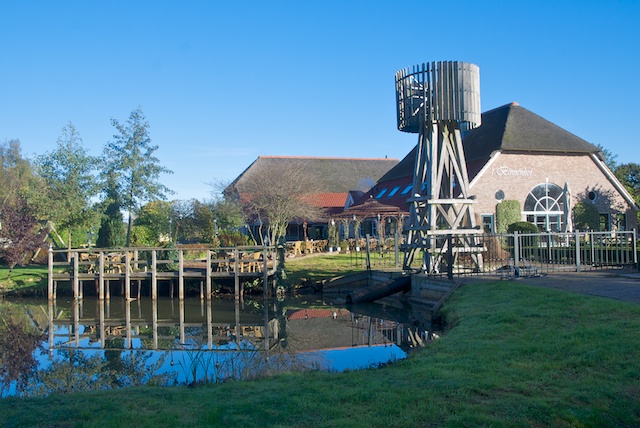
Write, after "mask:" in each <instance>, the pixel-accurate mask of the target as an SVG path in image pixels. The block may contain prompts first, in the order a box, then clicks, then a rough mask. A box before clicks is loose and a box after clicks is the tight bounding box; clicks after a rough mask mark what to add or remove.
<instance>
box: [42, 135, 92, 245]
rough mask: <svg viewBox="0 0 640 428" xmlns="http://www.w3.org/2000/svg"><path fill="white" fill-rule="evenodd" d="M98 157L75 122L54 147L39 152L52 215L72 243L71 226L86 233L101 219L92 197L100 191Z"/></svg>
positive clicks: (48, 205) (47, 199) (46, 199)
mask: <svg viewBox="0 0 640 428" xmlns="http://www.w3.org/2000/svg"><path fill="white" fill-rule="evenodd" d="M96 163H97V159H96V158H95V157H93V156H90V155H89V154H88V153H87V151H86V150H85V148H84V147H83V144H82V139H81V138H80V135H79V134H78V132H77V131H76V128H75V127H74V126H73V124H72V123H68V124H67V126H65V127H64V128H62V135H61V136H60V137H59V138H58V142H57V147H56V149H55V150H54V151H52V152H49V153H45V154H43V155H41V156H38V157H37V159H36V167H37V172H38V175H39V176H40V177H41V178H42V179H43V180H44V184H45V186H44V188H43V189H42V190H41V192H40V193H41V195H42V196H43V198H44V200H45V203H44V204H43V205H44V206H45V207H46V211H45V212H46V214H47V216H48V219H49V220H51V221H52V222H53V224H54V225H55V226H56V228H57V229H58V230H62V229H66V230H67V232H68V239H69V242H68V245H69V247H71V229H72V228H74V227H75V228H81V229H82V233H81V236H83V237H84V236H85V234H86V231H87V229H88V228H90V226H91V225H92V224H93V223H95V222H96V221H97V215H98V214H97V212H96V211H95V210H92V209H91V206H90V199H91V198H92V197H93V196H95V195H96V193H97V190H98V188H97V183H96V176H95V174H94V172H95V167H96Z"/></svg>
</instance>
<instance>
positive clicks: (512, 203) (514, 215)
mask: <svg viewBox="0 0 640 428" xmlns="http://www.w3.org/2000/svg"><path fill="white" fill-rule="evenodd" d="M521 211H522V209H521V207H520V201H516V200H505V201H502V202H500V203H499V204H498V205H496V231H497V232H498V233H505V232H507V229H508V227H509V225H511V224H513V223H515V222H518V221H520V218H521Z"/></svg>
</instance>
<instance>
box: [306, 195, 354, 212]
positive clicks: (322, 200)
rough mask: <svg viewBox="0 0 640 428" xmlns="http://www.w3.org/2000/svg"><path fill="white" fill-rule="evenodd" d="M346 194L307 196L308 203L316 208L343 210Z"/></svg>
mask: <svg viewBox="0 0 640 428" xmlns="http://www.w3.org/2000/svg"><path fill="white" fill-rule="evenodd" d="M348 195H349V193H348V192H342V193H316V194H314V195H309V197H308V198H306V199H308V200H309V202H311V203H312V204H314V205H315V206H318V207H324V208H344V204H345V203H346V202H347V196H348Z"/></svg>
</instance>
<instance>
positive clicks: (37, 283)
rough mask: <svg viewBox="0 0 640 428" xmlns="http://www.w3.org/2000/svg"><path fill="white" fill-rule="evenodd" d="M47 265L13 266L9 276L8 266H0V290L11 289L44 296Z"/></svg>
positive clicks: (20, 293)
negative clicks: (9, 277)
mask: <svg viewBox="0 0 640 428" xmlns="http://www.w3.org/2000/svg"><path fill="white" fill-rule="evenodd" d="M47 275H48V272H47V266H15V267H14V268H13V270H12V272H11V279H9V280H8V279H7V277H8V276H9V268H8V267H6V266H2V267H0V292H7V291H11V292H12V293H14V294H19V295H38V296H46V294H44V293H46V290H47Z"/></svg>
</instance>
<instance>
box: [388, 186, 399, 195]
mask: <svg viewBox="0 0 640 428" xmlns="http://www.w3.org/2000/svg"><path fill="white" fill-rule="evenodd" d="M398 190H400V186H396V187H394V188H393V189H392V190H391V191H390V192H389V194H388V195H387V198H390V197H392V196H393V195H395V194H396V193H398Z"/></svg>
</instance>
